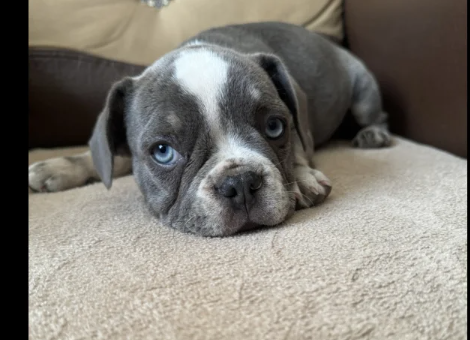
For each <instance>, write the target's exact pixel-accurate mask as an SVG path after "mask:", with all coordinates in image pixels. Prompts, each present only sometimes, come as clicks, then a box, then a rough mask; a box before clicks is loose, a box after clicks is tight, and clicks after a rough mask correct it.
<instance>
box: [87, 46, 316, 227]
mask: <svg viewBox="0 0 470 340" xmlns="http://www.w3.org/2000/svg"><path fill="white" fill-rule="evenodd" d="M296 92H298V91H296V85H295V84H293V82H292V80H291V79H290V77H289V74H288V72H287V70H286V68H285V66H284V65H283V63H282V61H281V60H280V59H279V58H277V57H276V56H273V55H266V54H255V55H242V54H238V53H235V52H233V51H231V50H227V49H223V48H221V47H217V46H210V45H202V46H190V47H183V48H181V49H179V50H176V51H174V52H172V53H170V54H167V55H166V56H164V57H163V58H161V59H159V60H158V61H157V62H155V63H154V64H153V65H152V66H150V67H149V68H147V69H146V70H145V71H144V72H143V74H141V75H140V76H138V77H134V78H125V79H124V80H122V81H120V82H119V83H117V84H115V85H114V86H113V88H112V89H111V91H110V93H109V95H108V98H107V103H106V106H105V108H104V110H103V112H102V113H101V115H100V117H99V119H98V122H97V124H96V126H95V130H94V133H93V136H92V138H91V140H90V147H91V151H92V155H93V161H94V164H95V167H96V169H97V172H98V174H99V175H100V177H101V179H102V180H103V182H104V184H105V185H106V186H107V187H108V188H109V187H110V186H111V182H112V171H113V157H114V156H116V155H118V154H123V153H130V154H131V155H132V166H133V173H134V176H135V179H136V182H137V184H138V185H139V187H140V189H141V191H142V193H143V195H144V197H145V200H146V202H147V203H148V205H149V207H150V209H151V211H152V212H153V213H154V214H155V215H156V216H158V217H159V218H161V220H162V221H163V223H165V224H167V225H170V226H172V227H173V228H176V229H179V230H181V231H186V232H192V233H196V234H200V235H205V236H226V235H231V234H234V233H236V232H238V231H241V230H244V229H248V228H252V227H256V226H260V225H263V226H271V225H276V224H279V223H280V222H282V221H284V220H285V219H286V218H287V217H288V216H289V215H290V214H292V213H293V211H294V208H295V197H294V193H293V192H292V190H291V188H292V184H293V183H294V177H293V163H294V144H296V143H297V144H300V148H303V147H304V148H307V149H308V148H311V143H312V142H311V136H310V134H308V133H307V132H306V131H307V130H306V129H307V124H308V122H306V121H305V119H306V117H301V116H302V115H304V114H305V113H300V111H301V108H299V106H301V105H303V104H302V102H300V100H299V98H298V97H299V95H298V93H297V94H296ZM302 100H304V99H302ZM302 144H303V146H302Z"/></svg>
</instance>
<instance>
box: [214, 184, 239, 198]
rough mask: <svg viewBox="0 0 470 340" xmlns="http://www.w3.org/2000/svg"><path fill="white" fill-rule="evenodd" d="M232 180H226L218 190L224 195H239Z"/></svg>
mask: <svg viewBox="0 0 470 340" xmlns="http://www.w3.org/2000/svg"><path fill="white" fill-rule="evenodd" d="M232 182H233V181H231V180H226V181H224V183H222V185H221V186H220V187H219V188H218V189H217V191H218V192H219V193H220V194H221V195H222V196H224V197H227V198H232V197H235V196H237V189H236V188H235V185H234V183H232Z"/></svg>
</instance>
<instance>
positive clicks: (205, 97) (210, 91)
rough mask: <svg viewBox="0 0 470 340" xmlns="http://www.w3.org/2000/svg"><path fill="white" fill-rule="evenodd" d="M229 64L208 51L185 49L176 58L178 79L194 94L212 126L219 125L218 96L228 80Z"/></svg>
mask: <svg viewBox="0 0 470 340" xmlns="http://www.w3.org/2000/svg"><path fill="white" fill-rule="evenodd" d="M228 67H229V65H228V63H227V62H225V61H224V60H223V59H222V58H220V57H219V56H217V55H216V54H215V53H214V52H211V51H208V50H202V49H197V50H189V51H183V52H182V53H181V54H180V56H179V57H178V58H177V59H176V60H175V75H174V76H175V78H176V80H177V81H178V83H179V84H180V85H181V86H182V87H183V89H184V90H185V91H187V92H189V93H191V94H192V95H194V96H195V97H196V98H197V99H198V101H199V105H201V110H202V113H203V114H204V116H205V117H206V119H207V121H208V123H209V125H210V126H211V127H212V128H213V129H216V130H218V129H219V128H220V117H219V115H220V112H219V98H220V96H221V94H222V93H223V90H224V88H225V86H226V83H227V74H228Z"/></svg>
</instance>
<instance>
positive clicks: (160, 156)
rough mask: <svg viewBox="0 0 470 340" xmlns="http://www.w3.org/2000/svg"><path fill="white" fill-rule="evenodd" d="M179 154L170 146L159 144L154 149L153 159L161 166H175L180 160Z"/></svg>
mask: <svg viewBox="0 0 470 340" xmlns="http://www.w3.org/2000/svg"><path fill="white" fill-rule="evenodd" d="M178 156H179V154H178V152H176V150H175V149H173V148H172V147H171V146H169V145H168V144H163V143H161V144H157V145H155V147H154V148H153V149H152V157H153V159H154V160H155V161H157V163H159V164H164V165H167V164H173V163H175V162H176V161H177V160H178Z"/></svg>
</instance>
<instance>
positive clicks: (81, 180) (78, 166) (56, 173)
mask: <svg viewBox="0 0 470 340" xmlns="http://www.w3.org/2000/svg"><path fill="white" fill-rule="evenodd" d="M131 171H132V161H131V158H130V157H121V156H116V157H114V168H113V177H114V178H116V177H121V176H125V175H128V174H130V173H131ZM28 177H29V187H30V188H31V189H32V190H33V191H41V192H56V191H63V190H68V189H73V188H76V187H80V186H83V185H86V184H88V183H90V182H95V181H99V176H98V173H97V172H96V170H95V168H94V166H93V160H92V158H91V152H90V151H87V152H84V153H81V154H78V155H75V156H71V157H58V158H51V159H48V160H45V161H42V162H37V163H34V164H32V165H31V166H30V167H29V174H28Z"/></svg>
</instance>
